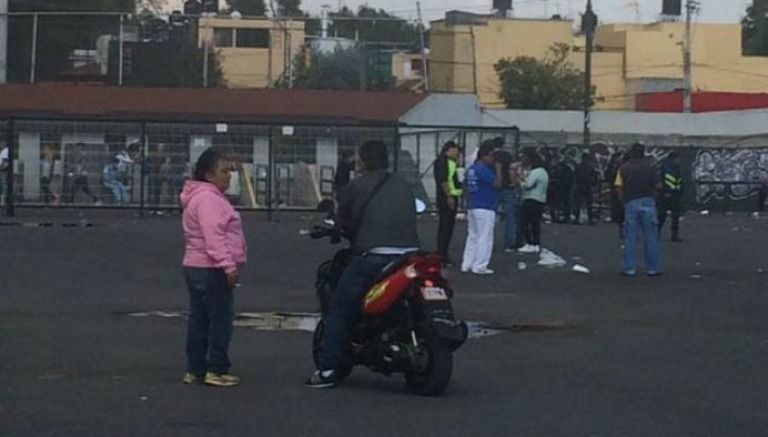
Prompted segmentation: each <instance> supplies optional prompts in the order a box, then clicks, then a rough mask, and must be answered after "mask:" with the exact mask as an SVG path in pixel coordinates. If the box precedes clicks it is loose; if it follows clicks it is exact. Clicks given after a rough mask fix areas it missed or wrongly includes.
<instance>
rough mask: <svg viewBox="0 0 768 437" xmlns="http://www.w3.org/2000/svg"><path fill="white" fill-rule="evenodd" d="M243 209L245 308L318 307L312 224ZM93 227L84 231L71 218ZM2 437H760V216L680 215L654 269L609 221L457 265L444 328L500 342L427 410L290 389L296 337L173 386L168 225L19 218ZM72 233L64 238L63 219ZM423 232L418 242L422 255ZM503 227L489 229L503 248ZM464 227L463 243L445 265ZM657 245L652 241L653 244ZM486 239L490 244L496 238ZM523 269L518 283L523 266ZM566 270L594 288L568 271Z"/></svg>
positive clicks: (409, 403) (5, 252)
mask: <svg viewBox="0 0 768 437" xmlns="http://www.w3.org/2000/svg"><path fill="white" fill-rule="evenodd" d="M274 218H275V220H273V221H267V220H266V217H265V215H264V214H261V213H246V214H244V222H245V226H246V233H247V237H248V242H249V249H250V253H249V264H248V266H247V268H246V269H245V270H244V271H243V274H242V283H243V287H242V288H241V289H239V290H238V291H237V298H236V299H237V302H236V306H237V310H238V311H241V312H246V311H247V312H312V311H314V310H315V309H316V307H317V305H316V302H315V301H314V297H313V294H312V285H313V278H314V269H315V267H316V266H317V264H319V263H320V262H321V261H322V260H324V259H325V258H327V257H328V256H330V255H331V254H332V253H333V251H334V250H335V249H336V248H334V247H332V246H330V245H329V244H328V243H327V242H325V241H311V240H309V239H308V238H307V237H306V236H303V235H301V233H302V232H301V231H302V230H304V229H307V228H308V227H309V226H311V224H313V223H314V222H315V221H316V220H317V217H316V216H314V215H312V214H300V213H282V214H279V215H277V216H276V217H274ZM86 223H87V224H90V225H92V226H81V225H83V224H86ZM0 224H1V225H0V435H2V436H38V435H42V436H70V435H71V436H75V435H77V436H123V435H125V436H135V435H141V436H162V435H184V436H246V435H258V436H360V435H364V436H372V437H376V436H387V437H391V436H435V437H438V436H440V437H444V436H478V437H479V436H543V437H548V436H617V437H619V436H697V437H700V436H750V437H751V436H763V435H766V429H768V408H766V406H768V370H766V362H768V329H767V328H766V314H768V233H767V232H766V231H768V218H761V219H755V218H752V217H749V216H747V215H746V214H736V215H733V216H730V217H721V216H711V217H710V216H699V215H688V216H687V217H686V218H685V220H684V222H683V225H682V229H683V231H682V236H683V238H685V242H684V243H682V244H672V243H668V242H667V241H666V240H665V242H664V243H663V260H664V261H663V262H664V266H665V270H666V273H665V275H663V276H661V277H657V278H648V277H637V278H625V277H622V276H620V275H619V271H620V241H619V240H618V238H617V232H616V228H615V226H614V225H610V224H605V223H601V224H599V225H597V226H594V227H591V226H574V225H547V226H545V228H544V237H543V239H544V246H545V247H547V248H549V249H551V250H552V251H554V252H555V253H557V254H558V255H560V256H561V257H562V258H563V259H564V260H565V261H567V262H568V265H567V266H565V267H556V268H547V267H540V266H538V265H536V261H537V260H536V258H535V257H533V256H521V255H508V254H504V253H501V252H499V251H497V252H496V253H495V254H494V257H493V262H492V267H493V268H495V269H496V272H497V274H496V275H493V276H489V277H479V276H475V275H470V274H463V273H459V272H456V271H450V272H449V275H450V279H451V281H452V282H453V284H454V288H455V289H456V293H457V297H456V299H455V301H454V305H455V309H456V312H457V313H458V315H459V317H461V318H464V319H466V320H473V321H482V322H484V323H486V324H488V325H491V326H494V327H498V328H502V329H503V332H502V333H501V334H499V335H495V336H488V337H484V338H480V339H473V340H470V341H468V343H467V344H466V345H465V346H464V347H462V348H461V349H460V350H459V351H458V352H457V353H456V356H455V368H454V376H453V380H452V382H451V385H450V387H449V389H448V390H447V392H446V393H445V394H444V395H443V396H442V397H440V398H423V397H416V396H412V395H410V394H408V393H407V392H406V391H405V385H404V382H403V380H402V377H399V376H396V375H395V376H392V377H391V378H385V377H383V376H381V375H378V374H373V373H371V372H369V371H367V370H366V369H356V370H355V372H354V373H353V375H352V376H351V377H350V379H349V380H348V381H347V382H346V383H345V384H343V385H342V386H340V387H337V388H335V389H333V390H324V391H323V390H312V389H308V388H305V387H304V386H303V384H302V382H303V380H304V379H305V378H306V377H307V376H308V374H309V373H310V371H311V370H312V364H311V354H310V340H311V339H310V335H309V334H308V333H307V332H301V331H279V330H278V331H274V330H271V331H266V330H255V329H247V328H237V329H236V331H235V335H234V339H233V343H232V360H233V363H234V367H233V372H234V373H236V374H238V375H239V376H241V377H242V384H241V385H240V386H239V387H236V388H232V389H216V388H210V387H203V386H186V385H183V384H182V383H181V382H180V378H181V376H182V374H183V369H184V335H185V324H184V320H183V319H180V318H164V317H127V316H126V315H125V314H126V313H130V312H147V311H169V312H170V311H184V310H185V309H186V304H187V303H186V299H187V295H186V291H185V287H184V283H183V279H182V277H181V269H180V266H179V263H180V259H181V255H182V251H183V241H182V240H183V238H182V234H181V229H180V222H179V219H178V217H152V218H145V219H139V218H137V217H135V214H134V213H133V212H99V211H80V212H78V211H55V210H21V211H19V216H18V218H16V219H13V220H11V219H9V218H4V217H3V218H0ZM70 225H71V226H70ZM435 231H436V223H435V221H434V219H433V218H430V217H423V218H422V219H421V223H420V232H421V235H422V239H423V240H424V245H425V247H428V248H429V247H432V245H433V244H434V234H435ZM500 231H501V230H500V229H497V237H498V239H499V240H500V237H501V235H500ZM464 236H465V231H464V224H463V223H461V224H460V225H459V227H458V229H457V231H456V237H455V239H454V240H455V241H454V247H453V250H454V257H455V258H457V259H458V258H460V251H461V248H462V247H463V240H464ZM665 236H666V234H665ZM497 247H498V246H497ZM521 262H523V263H525V264H526V268H525V269H524V270H520V269H519V266H518V265H519V263H521ZM575 263H578V264H581V265H583V266H585V267H587V268H588V269H589V270H590V273H589V274H582V273H575V272H573V271H571V268H572V266H573V265H574V264H575Z"/></svg>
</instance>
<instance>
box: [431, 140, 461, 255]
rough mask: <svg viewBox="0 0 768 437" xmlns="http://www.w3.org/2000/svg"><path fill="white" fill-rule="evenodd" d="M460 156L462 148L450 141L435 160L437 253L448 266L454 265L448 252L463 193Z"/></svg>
mask: <svg viewBox="0 0 768 437" xmlns="http://www.w3.org/2000/svg"><path fill="white" fill-rule="evenodd" d="M460 156H461V147H459V145H458V144H457V143H455V142H454V141H448V142H446V143H445V144H444V145H443V149H442V151H441V152H440V156H438V157H437V160H435V169H434V173H435V187H436V189H437V196H436V197H437V211H438V213H439V217H440V222H439V224H438V227H437V252H438V253H440V254H441V255H443V256H444V257H445V259H446V264H452V262H451V259H450V256H449V253H448V252H449V249H450V246H451V238H452V237H453V228H454V225H455V224H456V210H457V208H458V205H459V199H460V198H461V195H462V192H463V191H462V185H461V182H459V176H458V167H459V164H458V162H459V157H460Z"/></svg>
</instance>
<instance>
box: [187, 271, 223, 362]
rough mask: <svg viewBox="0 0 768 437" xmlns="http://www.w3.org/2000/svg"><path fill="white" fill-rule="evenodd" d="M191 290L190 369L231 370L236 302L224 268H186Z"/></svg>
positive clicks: (188, 349) (188, 332)
mask: <svg viewBox="0 0 768 437" xmlns="http://www.w3.org/2000/svg"><path fill="white" fill-rule="evenodd" d="M184 279H185V280H186V282H187V289H188V290H189V320H188V326H187V372H189V373H192V374H194V375H196V376H198V377H200V376H203V375H205V373H206V372H212V373H216V374H226V373H229V367H230V366H231V363H230V361H229V342H230V340H231V339H232V323H233V322H234V320H235V305H234V295H233V293H232V288H231V287H230V286H229V284H228V283H227V276H226V274H225V273H224V270H223V269H215V268H197V267H184Z"/></svg>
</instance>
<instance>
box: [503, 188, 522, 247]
mask: <svg viewBox="0 0 768 437" xmlns="http://www.w3.org/2000/svg"><path fill="white" fill-rule="evenodd" d="M499 200H500V201H501V208H502V212H503V213H504V249H515V248H517V247H518V246H519V245H518V238H517V234H518V215H519V209H520V207H519V205H520V191H519V190H517V189H515V188H503V189H501V190H499Z"/></svg>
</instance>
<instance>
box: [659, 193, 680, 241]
mask: <svg viewBox="0 0 768 437" xmlns="http://www.w3.org/2000/svg"><path fill="white" fill-rule="evenodd" d="M682 203H683V201H682V199H681V198H680V196H675V195H672V196H664V195H662V196H661V197H660V198H659V208H658V215H659V216H658V220H659V236H661V230H662V229H663V228H664V222H666V221H667V214H668V211H669V212H670V213H671V214H672V238H677V237H678V236H679V235H680V210H681V209H682Z"/></svg>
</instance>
